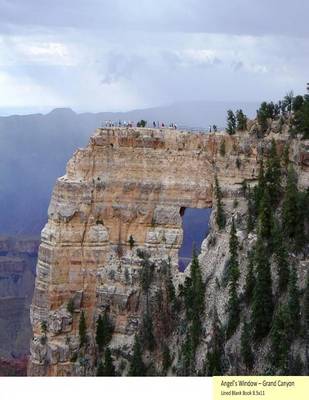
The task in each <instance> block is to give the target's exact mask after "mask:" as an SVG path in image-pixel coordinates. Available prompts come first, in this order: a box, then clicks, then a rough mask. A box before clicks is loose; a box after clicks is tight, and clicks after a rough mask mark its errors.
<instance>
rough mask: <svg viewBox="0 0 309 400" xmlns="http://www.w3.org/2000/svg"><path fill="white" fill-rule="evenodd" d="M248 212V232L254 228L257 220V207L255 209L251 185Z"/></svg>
mask: <svg viewBox="0 0 309 400" xmlns="http://www.w3.org/2000/svg"><path fill="white" fill-rule="evenodd" d="M247 197H248V213H247V232H248V233H250V232H252V231H253V229H254V222H255V217H256V216H255V209H254V201H253V196H252V193H251V190H250V187H249V190H248V196H247Z"/></svg>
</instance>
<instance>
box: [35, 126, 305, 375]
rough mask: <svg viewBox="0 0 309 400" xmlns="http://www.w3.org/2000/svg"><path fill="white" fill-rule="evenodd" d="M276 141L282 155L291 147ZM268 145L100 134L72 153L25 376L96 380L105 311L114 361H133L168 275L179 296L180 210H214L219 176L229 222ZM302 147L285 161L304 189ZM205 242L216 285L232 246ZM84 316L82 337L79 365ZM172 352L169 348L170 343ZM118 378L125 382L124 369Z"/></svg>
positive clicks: (142, 133) (48, 240)
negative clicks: (146, 275)
mask: <svg viewBox="0 0 309 400" xmlns="http://www.w3.org/2000/svg"><path fill="white" fill-rule="evenodd" d="M274 135H275V132H274ZM278 136H279V137H278V138H276V140H277V145H278V149H279V150H281V151H282V150H283V145H284V143H285V141H286V140H287V136H285V135H278ZM271 137H272V134H270V135H269V136H268V137H267V138H266V139H265V140H259V139H257V138H256V137H255V136H254V135H252V134H251V135H249V134H248V133H242V134H237V135H234V136H228V135H226V134H223V133H216V134H210V135H205V134H192V133H189V132H180V131H175V130H170V129H165V130H159V129H154V130H152V129H147V128H145V129H143V128H107V129H98V130H97V131H96V132H95V134H94V135H93V136H92V137H91V139H90V143H89V145H88V146H87V147H86V148H85V149H79V150H77V151H76V152H75V154H74V156H73V158H72V159H71V160H70V161H69V163H68V165H67V171H66V175H65V176H63V177H61V178H59V179H58V181H57V183H56V186H55V188H54V191H53V195H52V199H51V202H50V206H49V210H48V223H47V225H46V226H45V228H44V229H43V231H42V235H41V245H40V250H39V259H38V264H37V277H36V283H35V291H34V296H33V301H32V306H31V322H32V327H33V333H34V337H33V340H32V342H31V359H30V363H29V366H28V372H29V374H30V375H94V374H95V372H96V369H95V367H96V361H97V360H96V358H97V350H96V346H95V326H96V320H97V318H98V316H99V315H100V314H102V313H104V312H105V311H107V312H108V314H109V317H110V319H111V320H112V323H113V327H114V331H113V337H112V341H111V344H110V346H111V349H112V351H113V352H114V354H117V359H118V360H119V363H120V360H122V361H123V360H126V359H128V357H129V355H130V354H131V350H132V343H133V338H134V334H135V333H137V332H138V330H139V328H140V326H141V324H142V321H143V316H144V314H145V312H146V309H147V308H148V307H149V303H150V305H151V306H152V307H153V309H156V307H157V303H158V302H157V303H156V300H155V299H156V297H155V296H156V293H158V290H159V289H160V290H161V289H162V287H163V286H164V276H165V275H166V272H164V271H163V270H164V268H165V267H164V265H167V264H168V265H169V266H170V273H171V276H172V279H173V281H174V283H175V285H176V286H177V283H180V282H182V281H183V277H184V276H185V275H183V274H181V273H179V272H178V250H179V248H180V246H181V243H182V234H183V233H182V218H181V210H182V209H183V208H186V207H192V208H207V207H212V205H213V200H214V194H213V184H214V177H215V175H216V176H217V177H218V180H219V182H220V186H221V190H222V193H223V198H224V202H225V204H226V206H227V209H230V210H232V209H233V207H232V204H233V203H234V200H235V199H240V198H241V197H242V182H243V181H244V180H245V181H247V182H254V181H255V180H256V177H257V174H258V156H259V154H261V152H267V149H268V148H269V143H270V139H271ZM300 146H302V148H303V146H304V145H303V144H301V145H300V142H299V141H298V140H297V139H295V140H294V141H293V142H292V143H291V151H290V153H291V154H290V157H291V158H293V157H294V158H295V162H296V164H297V167H298V169H299V170H300V172H301V174H300V176H301V178H300V181H301V183H302V184H303V185H306V184H307V183H308V182H307V180H308V174H307V172H308V171H307V170H306V168H308V167H307V165H306V163H305V162H304V161H303V160H304V158H300V153H301V152H300ZM223 148H224V152H223ZM302 171H303V172H302ZM238 218H240V219H241V215H239V216H238ZM210 235H213V236H217V240H218V241H217V243H218V245H217V246H219V247H220V249H219V248H216V247H215V251H214V252H209V254H208V251H207V249H208V247H209V246H210V244H209V243H210V242H209V241H210V239H209V238H208V239H207V241H206V242H204V244H203V250H202V253H201V255H200V260H201V263H202V267H203V268H204V274H205V276H206V275H207V276H208V275H209V276H208V278H207V279H208V280H211V282H212V283H211V285H215V284H214V283H213V282H216V279H215V278H217V274H218V273H220V271H221V269H220V268H221V267H220V265H221V264H222V263H224V256H223V255H220V254H221V253H222V254H223V253H224V254H226V252H227V239H226V237H225V236H224V235H223V236H222V237H221V236H220V234H218V235H217V233H216V231H215V225H214V227H213V232H212V233H211V234H210ZM211 243H213V242H211ZM143 252H144V253H143ZM210 257H211V258H210ZM218 257H221V258H222V260H221V261H222V262H221V261H220V260H219V261H218ZM147 262H149V263H151V265H152V266H153V268H154V271H153V274H154V278H153V284H152V289H151V290H152V292H150V295H149V296H148V295H147V296H145V295H144V293H143V283H142V282H141V274H142V273H143V270H144V269H145V263H147ZM218 262H219V264H218V266H217V263H218ZM164 263H165V264H164ZM222 265H223V264H222ZM214 279H215V280H214ZM210 299H211V301H209V300H210ZM207 300H208V301H209V307H211V304H213V302H216V301H217V298H216V287H215V286H213V290H212V291H211V294H209V295H208V298H207ZM163 308H164V307H163ZM163 308H162V310H163ZM162 310H161V311H160V309H159V310H157V315H159V314H160V313H161V314H162V313H163V312H162ZM81 311H83V312H84V314H85V316H86V326H87V337H88V343H87V350H86V352H84V353H83V354H82V355H81V354H80V351H79V337H78V325H79V321H80V315H81ZM165 311H166V313H167V314H168V313H170V310H167V309H166V310H165ZM158 320H159V319H157V323H156V327H155V330H156V331H157V332H158V335H159V331H160V329H159V328H160V327H159V323H158ZM173 341H174V344H175V346H176V342H177V339H176V336H174V338H171V343H172V342H173ZM171 345H172V344H171ZM178 345H179V343H178ZM117 366H118V367H119V369H122V371H125V368H126V366H125V365H122V366H120V365H117Z"/></svg>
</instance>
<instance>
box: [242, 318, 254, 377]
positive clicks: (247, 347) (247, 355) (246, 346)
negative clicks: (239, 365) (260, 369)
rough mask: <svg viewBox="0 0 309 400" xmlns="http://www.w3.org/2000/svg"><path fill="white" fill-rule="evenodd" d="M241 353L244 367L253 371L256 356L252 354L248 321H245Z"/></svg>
mask: <svg viewBox="0 0 309 400" xmlns="http://www.w3.org/2000/svg"><path fill="white" fill-rule="evenodd" d="M240 340H241V342H240V346H241V349H240V352H241V357H242V361H243V363H244V365H245V366H246V368H247V370H249V371H250V370H251V369H252V367H253V364H254V355H253V353H252V343H251V333H250V326H249V324H248V323H247V321H244V323H243V328H242V332H241V339H240Z"/></svg>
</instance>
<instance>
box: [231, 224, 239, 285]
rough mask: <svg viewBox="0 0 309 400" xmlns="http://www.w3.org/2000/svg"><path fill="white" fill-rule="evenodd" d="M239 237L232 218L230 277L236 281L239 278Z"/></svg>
mask: <svg viewBox="0 0 309 400" xmlns="http://www.w3.org/2000/svg"><path fill="white" fill-rule="evenodd" d="M238 247H239V243H238V238H237V235H236V227H235V221H234V218H232V225H231V230H230V239H229V251H230V263H229V279H230V280H233V281H235V282H237V281H238V278H239V264H238Z"/></svg>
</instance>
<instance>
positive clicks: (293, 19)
mask: <svg viewBox="0 0 309 400" xmlns="http://www.w3.org/2000/svg"><path fill="white" fill-rule="evenodd" d="M0 10H1V13H0V22H1V26H2V28H6V29H9V28H10V27H12V26H16V25H17V26H19V27H21V26H23V27H27V26H28V27H44V28H46V29H52V28H57V27H66V28H78V29H80V28H83V29H88V30H91V29H99V30H105V29H112V30H118V29H120V30H123V29H132V30H148V31H166V32H204V33H228V34H237V35H267V34H275V35H288V36H308V35H309V24H308V15H309V3H308V2H307V1H305V0H294V1H293V3H291V2H290V1H289V0H272V1H269V0H259V1H257V0H256V1H252V0H233V1H226V0H173V1H172V2H171V1H170V2H167V1H166V0H144V1H142V2H141V1H140V0H130V1H127V0H113V1H108V0H66V1H62V0H53V1H50V0H40V1H37V0H27V1H24V0H1V1H0Z"/></svg>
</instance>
